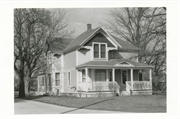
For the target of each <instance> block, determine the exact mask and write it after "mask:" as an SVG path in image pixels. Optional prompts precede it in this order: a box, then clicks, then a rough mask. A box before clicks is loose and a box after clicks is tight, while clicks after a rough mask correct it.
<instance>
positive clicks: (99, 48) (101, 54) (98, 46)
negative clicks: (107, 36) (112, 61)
mask: <svg viewBox="0 0 180 119" xmlns="http://www.w3.org/2000/svg"><path fill="white" fill-rule="evenodd" d="M94 58H106V44H104V43H103V44H102V43H94Z"/></svg>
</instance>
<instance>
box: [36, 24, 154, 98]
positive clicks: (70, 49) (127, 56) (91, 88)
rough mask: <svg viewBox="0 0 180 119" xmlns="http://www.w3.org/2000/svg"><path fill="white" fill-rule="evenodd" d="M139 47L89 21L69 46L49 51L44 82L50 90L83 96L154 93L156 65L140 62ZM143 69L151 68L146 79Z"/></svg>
mask: <svg viewBox="0 0 180 119" xmlns="http://www.w3.org/2000/svg"><path fill="white" fill-rule="evenodd" d="M138 51H140V49H139V48H138V47H135V46H134V45H132V44H130V43H129V42H127V41H123V40H121V39H120V38H118V37H116V36H114V35H111V34H109V33H108V32H107V31H106V30H105V29H103V28H102V27H98V28H95V29H92V25H91V24H87V30H86V31H85V32H83V33H82V34H81V35H79V36H78V37H77V38H75V39H74V40H72V41H71V42H70V43H69V45H67V47H66V48H64V49H61V50H57V49H50V50H49V51H48V54H47V63H48V65H47V70H48V71H47V73H46V77H47V78H46V80H43V81H44V82H46V83H43V84H46V86H45V87H46V89H47V90H46V91H47V92H49V91H52V92H54V93H58V94H66V95H68V94H69V95H70V94H74V95H75V94H76V96H82V97H83V96H89V97H92V96H97V95H99V94H102V95H103V94H104V96H112V95H113V94H114V92H115V91H116V92H117V93H118V94H119V95H139V94H148V95H152V76H151V75H152V68H153V66H149V65H147V64H145V63H140V62H138ZM142 70H149V78H148V79H143V77H142V74H141V71H142ZM38 80H42V79H41V78H40V79H38ZM119 91H120V92H119ZM44 93H45V92H44Z"/></svg>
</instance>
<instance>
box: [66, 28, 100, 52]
mask: <svg viewBox="0 0 180 119" xmlns="http://www.w3.org/2000/svg"><path fill="white" fill-rule="evenodd" d="M99 28H100V27H97V28H96V29H89V30H87V31H85V32H83V33H82V34H80V35H79V36H78V37H76V38H75V39H74V40H73V41H72V42H71V43H70V44H69V45H68V46H67V47H66V48H65V50H64V52H65V53H68V52H71V51H73V50H75V49H76V48H78V47H80V44H81V43H82V42H83V41H84V40H86V39H87V38H88V37H90V36H91V35H92V34H94V33H95V31H97V30H98V29H99Z"/></svg>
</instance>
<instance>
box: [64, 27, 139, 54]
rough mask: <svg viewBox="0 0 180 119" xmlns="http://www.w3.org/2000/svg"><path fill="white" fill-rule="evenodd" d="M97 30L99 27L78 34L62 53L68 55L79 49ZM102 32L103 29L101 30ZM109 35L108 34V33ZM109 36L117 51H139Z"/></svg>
mask: <svg viewBox="0 0 180 119" xmlns="http://www.w3.org/2000/svg"><path fill="white" fill-rule="evenodd" d="M99 29H102V28H101V27H97V28H95V29H89V30H87V31H85V32H83V33H82V34H80V35H79V36H78V37H76V38H75V39H74V40H73V41H72V42H71V43H70V44H69V45H68V46H67V47H66V48H65V50H64V51H63V52H64V53H68V52H71V51H73V50H75V49H77V48H79V47H80V46H81V44H82V43H83V42H85V41H86V40H90V39H88V38H90V37H91V36H93V35H94V34H95V33H96V32H97V31H98V30H99ZM102 30H104V29H102ZM108 34H109V33H108ZM110 36H111V37H112V38H113V39H114V41H116V43H117V44H118V45H119V46H122V47H119V49H124V50H140V48H138V47H136V46H134V45H132V44H130V43H128V42H126V41H123V40H121V39H120V38H117V37H116V36H113V35H111V34H110Z"/></svg>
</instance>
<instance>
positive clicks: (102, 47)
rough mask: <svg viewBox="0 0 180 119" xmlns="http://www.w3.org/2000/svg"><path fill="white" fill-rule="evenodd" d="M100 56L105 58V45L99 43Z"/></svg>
mask: <svg viewBox="0 0 180 119" xmlns="http://www.w3.org/2000/svg"><path fill="white" fill-rule="evenodd" d="M101 58H106V45H105V44H101Z"/></svg>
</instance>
